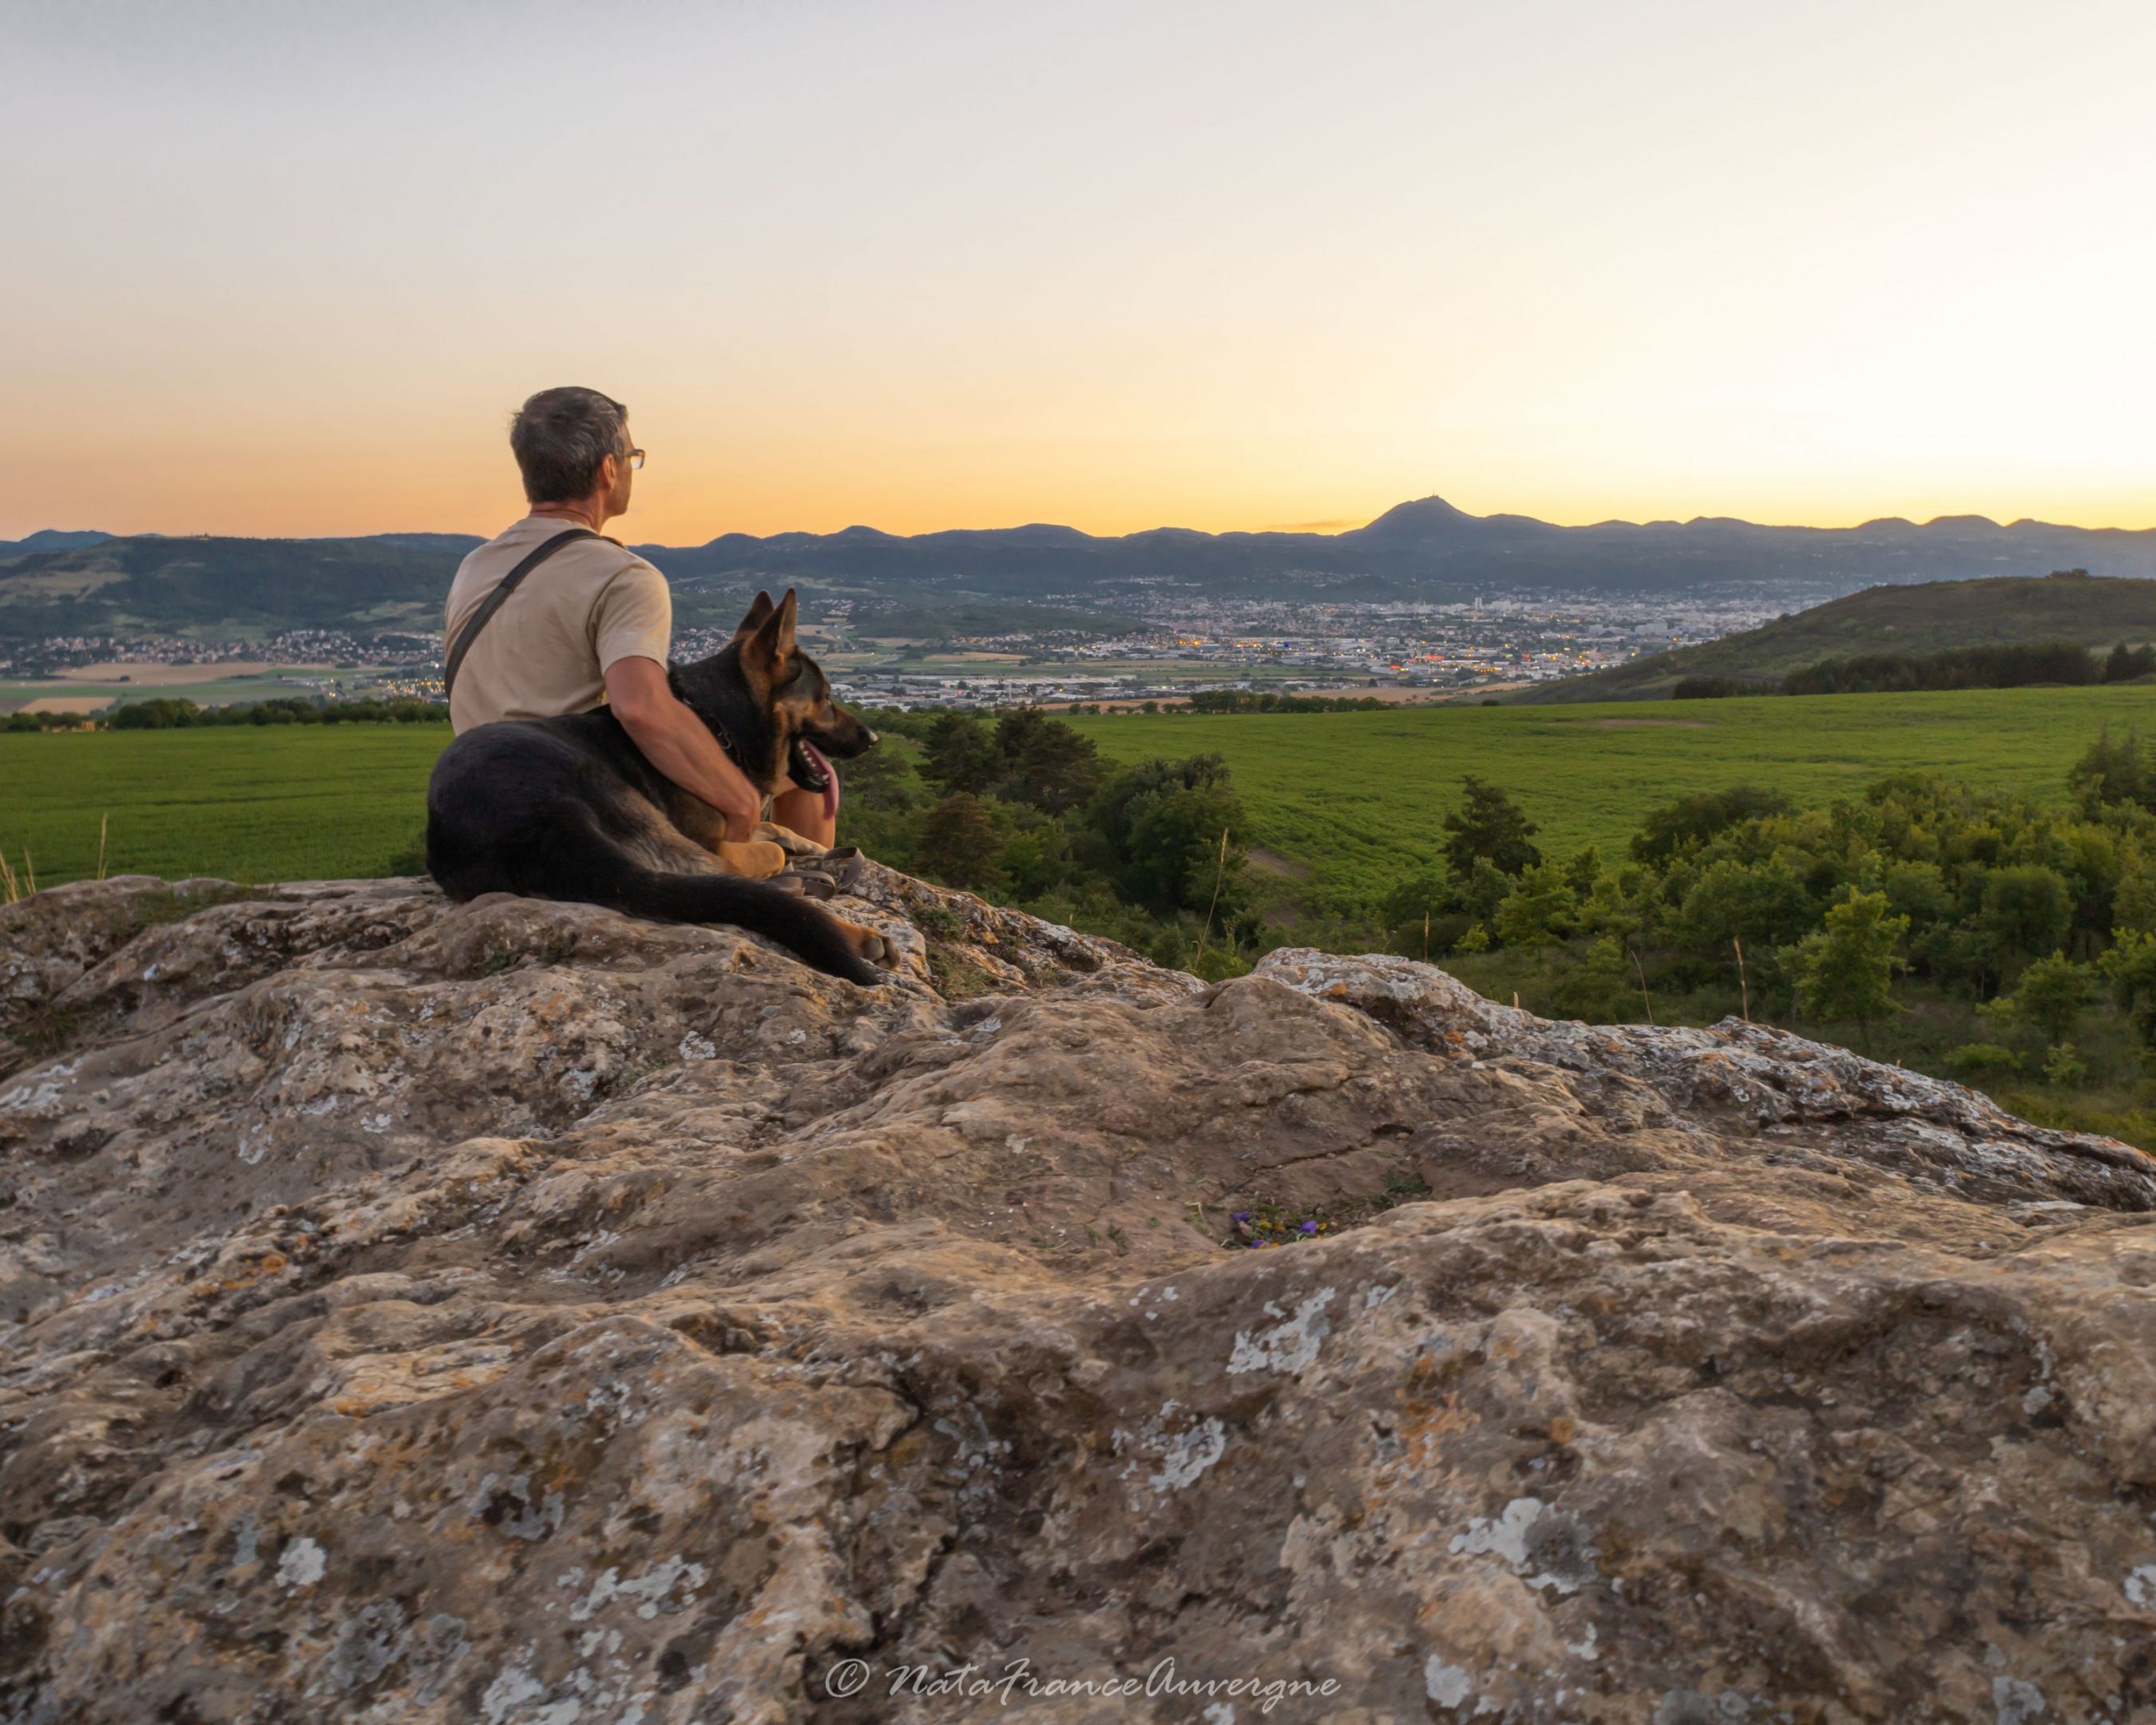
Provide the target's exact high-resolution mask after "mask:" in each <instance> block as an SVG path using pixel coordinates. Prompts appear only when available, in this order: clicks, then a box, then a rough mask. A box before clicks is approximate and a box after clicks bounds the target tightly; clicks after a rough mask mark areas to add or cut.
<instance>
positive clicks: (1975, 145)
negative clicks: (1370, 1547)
mask: <svg viewBox="0 0 2156 1725" xmlns="http://www.w3.org/2000/svg"><path fill="white" fill-rule="evenodd" d="M10 40H11V52H10V54H9V55H8V57H7V59H6V60H5V62H4V64H0V140H4V141H5V143H6V146H7V150H8V161H9V162H10V167H9V170H8V173H7V174H6V176H5V177H4V179H0V222H4V223H6V227H7V231H8V232H9V233H10V234H11V235H13V236H15V237H16V239H17V240H18V246H17V251H18V258H19V261H18V264H17V265H16V266H15V267H13V269H11V270H9V271H8V272H7V273H6V275H5V276H4V278H0V315H4V316H6V318H7V321H8V327H9V329H10V331H11V334H12V336H13V339H12V340H11V341H9V343H8V344H7V347H6V348H5V349H4V350H0V395H4V396H5V398H7V399H8V401H9V402H10V403H11V404H13V406H14V407H15V408H16V412H14V413H12V414H10V415H9V416H8V419H7V421H6V423H5V424H4V426H0V536H6V537H9V538H17V537H20V536H23V534H26V533H28V532H29V531H34V530H36V529H38V528H41V527H46V526H56V525H58V524H59V523H62V522H65V521H80V522H85V523H91V524H94V525H95V526H97V527H98V528H100V529H101V530H103V531H114V532H123V533H124V532H132V531H146V530H147V531H167V532H200V531H209V532H218V533H235V534H242V535H247V536H281V535H298V536H330V535H343V534H362V533H369V532H384V531H464V532H474V533H482V534H488V533H492V532H494V531H498V529H499V528H500V526H503V525H506V522H507V521H510V520H511V519H513V518H514V516H515V515H516V512H517V511H518V498H517V490H516V480H515V475H514V472H513V470H512V469H511V465H510V462H509V459H508V454H507V450H506V442H505V438H504V430H505V427H506V421H507V417H508V415H509V413H511V411H512V410H513V409H514V408H515V407H516V403H518V402H519V401H520V400H521V399H522V398H523V397H524V396H525V395H526V394H527V393H530V392H531V391H532V390H534V389H536V388H543V387H546V386H548V385H552V384H557V383H564V382H579V383H587V384H590V385H593V386H595V387H598V388H603V389H605V390H607V391H608V392H609V393H612V394H613V395H615V396H617V397H619V398H621V399H622V400H624V401H625V402H627V403H629V407H630V409H631V413H632V419H633V424H634V430H635V433H636V436H637V439H638V441H639V443H640V444H643V445H644V447H645V448H646V449H649V451H650V452H651V459H650V465H649V468H648V469H647V470H646V471H645V472H644V474H643V475H640V477H639V507H638V508H637V510H636V511H635V512H634V514H632V515H631V516H629V518H628V520H627V521H625V522H624V529H625V531H628V532H629V534H631V535H632V536H634V537H636V538H638V539H640V540H644V541H647V542H666V543H675V544H679V543H686V542H702V541H703V540H706V539H708V538H711V537H712V536H715V535H716V533H718V532H721V531H744V532H752V533H756V534H759V535H766V536H767V535H769V534H771V533H773V532H778V531H809V532H828V531H836V530H839V529H840V528H843V527H844V526H850V525H869V526H875V527H878V528H880V529H881V530H882V531H889V532H894V533H913V532H920V531H937V530H940V529H946V528H954V527H965V526H989V525H1016V524H1024V523H1032V522H1052V523H1055V524H1058V525H1069V526H1076V527H1079V528H1081V530H1083V531H1088V532H1094V533H1104V534H1105V533H1120V532H1127V531H1142V530H1143V529H1146V528H1149V527H1154V526H1182V527H1192V528H1197V529H1199V530H1203V531H1239V530H1240V531H1264V530H1266V529H1268V528H1273V527H1278V526H1281V525H1283V524H1289V525H1291V526H1295V527H1298V528H1303V529H1309V530H1317V531H1338V530H1339V529H1341V528H1342V527H1344V526H1350V525H1353V524H1356V523H1358V522H1362V521H1368V520H1370V519H1373V518H1374V517H1375V516H1378V515H1379V514H1381V513H1382V512H1383V511H1384V510H1386V509H1388V508H1389V507H1391V506H1394V505H1395V504H1397V503H1399V502H1400V501H1404V500H1407V499H1411V498H1414V497H1419V496H1421V495H1426V494H1429V493H1430V492H1433V491H1435V492H1438V493H1440V494H1441V495H1445V496H1447V497H1449V498H1451V499H1453V500H1454V501H1456V502H1460V506H1462V507H1466V508H1469V509H1471V512H1473V513H1476V514H1496V513H1507V514H1519V515H1532V516H1537V517H1539V518H1542V519H1544V520H1549V521H1557V522H1560V523H1564V524H1573V525H1584V524H1588V523H1592V522H1594V521H1604V520H1618V519H1621V520H1630V521H1651V520H1666V519H1676V520H1682V519H1686V518H1689V517H1691V516H1695V515H1700V514H1712V515H1718V516H1734V517H1738V518H1742V519H1746V520H1750V521H1759V522H1762V523H1775V524H1790V525H1805V526H1849V525H1855V524H1857V523H1860V522H1862V521H1866V520H1871V519H1876V518H1880V517H1882V516H1902V517H1905V518H1907V519H1912V520H1917V521H1922V520H1926V519H1930V518H1933V517H1936V516H1950V515H1958V514H1981V515H1984V516H1989V517H1990V518H1992V519H1994V520H1999V521H2011V520H2015V519H2017V518H2030V519H2036V520H2042V521H2053V522H2060V523H2072V524H2076V525H2092V526H2121V527H2129V528H2140V527H2147V526H2156V416H2151V415H2150V414H2149V413H2148V411H2147V407H2146V403H2148V401H2149V400H2150V399H2152V398H2156V340H2152V339H2151V336H2150V332H2149V325H2150V320H2149V317H2148V312H2147V309H2146V299H2147V293H2148V282H2149V281H2150V280H2156V232H2152V231H2151V229H2150V228H2149V224H2148V223H2146V222H2145V221H2144V220H2143V219H2142V218H2140V216H2139V215H2138V212H2140V211H2143V210H2146V209H2147V208H2150V207H2152V205H2156V141H2152V140H2151V139H2150V138H2149V137H2148V134H2147V128H2146V126H2145V123H2144V122H2143V120H2142V117H2141V116H2142V114H2143V109H2144V93H2143V90H2141V88H2140V85H2141V82H2142V73H2141V69H2142V68H2143V66H2145V65H2146V64H2148V61H2149V59H2150V58H2151V55H2152V52H2156V8H2148V7H2145V6H2138V5H2133V4H2128V3H2122V0H2071V3H2066V4H2063V5H2061V6H2058V7H2054V8H2046V9H2043V10H2042V11H2040V12H2037V11H2035V10H2032V9H2030V8H2025V7H2023V6H2020V5H2018V4H2007V3H2002V0H1966V3H1948V0H1909V3H1907V4H1905V5H1902V6H1898V7H1895V8H1876V7H1870V6H1865V5H1861V4H1858V3H1856V0H1819V3H1815V4H1813V5H1809V6H1807V7H1804V8H1784V7H1778V6H1768V5H1765V4H1753V5H1740V6H1730V5H1710V4H1707V3H1678V0H1660V3H1645V4H1635V5H1630V6H1626V7H1624V8H1608V7H1604V6H1599V5H1595V4H1593V3H1591V0H1526V3H1523V4H1522V5H1520V6H1517V7H1514V8H1503V9H1497V8H1481V7H1468V6H1445V5H1410V4H1406V3H1400V0H1385V3H1377V0H1373V3H1364V4H1353V3H1347V4H1342V5H1337V6H1328V7H1326V8H1315V7H1311V6H1286V5H1280V4H1266V3H1247V4H1224V3H1193V0H1163V3H1158V4H1149V5H1145V6H1137V5H1132V4H1112V3H1101V4H1093V5H1088V6H1086V7H1083V8H1080V7H1076V6H1061V5H1050V4H1043V5H1039V6H1030V7H1025V8H1009V7H1000V6H995V5H991V4H986V3H979V0H924V3H919V4H906V5H900V6H894V7H887V8H850V7H844V6H835V5H803V6H798V7H789V8H770V7H754V6H739V7H730V8H665V9H662V8H642V7H629V6H619V5H617V6H589V5H576V4H570V3H567V0H549V3H536V4H533V5H529V6H509V5H504V4H495V5H484V4H482V5H475V6H471V7H466V8H435V7H423V6H420V5H417V4H411V3H386V4H383V5H380V6H377V7H372V8H345V9H341V10H336V11H331V10H325V9H321V8H290V7H283V6H278V5H274V4H268V3H214V0H204V3H202V4H198V5H193V6H189V7H187V8H171V7H162V6H156V5H148V4H132V5H131V4H115V5H110V6H105V7H100V8H42V9H37V10H33V11H28V12H24V13H22V14H21V15H20V16H18V17H17V18H14V19H13V20H12V21H11V33H10Z"/></svg>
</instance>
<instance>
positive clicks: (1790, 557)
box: [0, 497, 2156, 639]
mask: <svg viewBox="0 0 2156 1725" xmlns="http://www.w3.org/2000/svg"><path fill="white" fill-rule="evenodd" d="M83 541H90V542H86V543H85V542H83ZM475 543H476V541H475V540H474V539H471V538H470V537H467V536H459V535H456V534H442V533H388V534H381V535H377V536H373V537H371V538H351V539H240V538H229V537H203V538H165V537H161V536H137V537H133V538H120V539H102V538H99V537H98V536H94V535H88V534H60V535H52V534H33V535H32V536H30V538H29V539H28V540H24V541H20V542H13V544H10V545H0V637H13V638H17V639H20V638H22V637H24V636H37V635H45V634H113V633H124V632H127V631H148V632H157V633H172V634H178V633H185V632H189V631H196V632H205V631H206V632H217V631H234V630H275V629H297V628H319V627H326V626H331V625H336V626H340V627H346V628H361V629H364V628H367V627H375V628H413V627H432V626H434V624H435V622H436V619H438V616H439V607H440V603H441V598H442V594H443V593H444V591H445V590H446V588H447V587H448V583H449V576H450V573H451V572H453V571H454V568H455V567H456V563H457V560H458V559H459V557H461V556H462V555H463V554H464V552H465V551H466V550H468V549H469V548H470V547H471V546H472V545H474V544H475ZM637 549H638V550H639V551H641V552H644V554H645V555H646V556H648V557H650V558H651V560H652V561H653V562H655V563H656V564H657V565H658V566H659V567H660V568H661V569H663V570H665V572H666V573H667V575H668V576H669V577H670V578H671V579H672V580H673V582H674V583H675V594H676V601H677V614H678V615H679V617H680V620H681V621H683V622H684V623H688V624H696V623H714V624H719V623H731V621H732V619H733V617H734V615H736V614H737V613H738V608H739V601H740V596H741V594H742V592H743V591H744V590H745V589H753V588H756V587H757V586H760V585H762V586H771V585H778V584H787V583H791V584H796V585H799V586H802V587H803V588H808V589H811V590H814V589H819V588H820V589H823V590H825V591H830V592H839V593H850V594H854V595H856V596H858V597H859V598H861V599H863V600H865V601H866V602H868V603H870V604H872V605H874V606H876V607H890V608H896V607H905V608H911V611H912V612H913V613H914V614H917V613H918V608H919V607H920V606H921V605H922V604H923V603H926V604H928V605H931V606H932V607H936V608H942V607H945V606H948V605H951V604H954V603H969V602H971V603H978V602H980V601H1004V602H1009V601H1024V602H1026V603H1042V602H1047V603H1054V604H1058V605H1064V606H1070V605H1076V606H1080V607H1084V608H1101V607H1107V608H1114V607H1118V606H1127V605H1128V604H1130V603H1132V601H1133V600H1134V599H1136V598H1139V597H1142V596H1143V597H1158V596H1159V595H1160V594H1161V593H1163V592H1164V591H1172V592H1175V593H1182V594H1185V595H1188V596H1192V597H1240V598H1311V597H1312V596H1314V595H1315V596H1320V597H1323V598H1333V599H1340V600H1378V599H1401V598H1424V599H1433V600H1444V599H1450V598H1463V597H1466V596H1467V595H1468V594H1471V593H1476V592H1481V591H1486V590H1491V589H1498V590H1502V591H1506V592H1551V593H1561V592H1578V591H1581V590H1589V589H1601V590H1606V591H1616V592H1644V593H1658V592H1659V593H1672V592H1681V591H1684V590H1686V589H1689V588H1697V587H1699V586H1702V585H1708V584H1717V583H1722V584H1726V583H1745V582H1770V581H1780V582H1786V581H1794V580H1805V581H1816V582H1835V583H1845V584H1855V583H1859V582H1863V581H1875V582H1888V583H1908V582H1920V581H1929V580H1938V579H1942V578H1964V579H1965V578H1973V577H1977V576H1985V577H1993V576H2000V577H2012V576H2032V577H2033V576H2037V575H2040V574H2042V573H2043V572H2045V571H2046V570H2049V569H2055V568H2066V567H2082V568H2087V569H2088V570H2090V571H2091V572H2093V573H2095V574H2097V575H2099V576H2109V577H2126V578H2143V579H2146V578H2156V530H2149V531H2139V532H2127V531H2119V530H2116V529H2111V528H2102V529H2091V528H2082V527H2061V526H2049V525H2046V524H2045V523H2042V522H2038V521H2016V522H2015V523H2013V524H2012V525H2010V526H2000V525H1999V523H1997V522H1995V521H1988V520H1985V519H1984V518H1983V517H1981V516H1948V517H1944V518H1942V519H1940V520H1938V521H1930V522H1928V523H1925V524H1924V525H1922V526H1918V525H1917V524H1915V523H1913V522H1910V521H1871V522H1866V524H1865V525H1863V526H1858V527H1850V528H1816V527H1777V526H1755V525H1753V523H1750V522H1747V521H1728V520H1722V519H1718V518H1712V517H1702V518H1698V519H1695V520H1692V521H1681V522H1680V521H1649V522H1646V523H1645V524H1639V523H1634V522H1627V521H1604V522H1599V523H1597V524H1596V525H1594V526H1583V527H1562V526H1553V525H1551V524H1550V523H1548V522H1547V521H1535V520H1533V519H1532V518H1530V517H1528V516H1505V515H1496V516H1473V515H1468V514H1466V513H1465V512H1464V511H1460V510H1458V509H1455V508H1454V507H1453V506H1451V505H1450V504H1448V503H1446V502H1445V501H1444V500H1443V499H1442V498H1437V497H1426V498H1423V499H1420V500H1419V501H1415V502H1413V503H1404V504H1401V505H1400V506H1399V507H1397V508H1395V509H1393V510H1390V511H1387V512H1386V513H1385V514H1384V515H1383V516H1380V517H1378V519H1377V520H1376V521H1373V522H1371V523H1370V524H1369V525H1368V526H1365V527H1358V528H1356V529H1354V530H1353V531H1348V532H1345V533H1336V534H1322V533H1218V534H1214V533H1200V532H1194V531H1188V530H1186V529H1183V528H1175V527H1163V528H1157V529H1154V530H1152V531H1147V532H1142V533H1130V534H1125V535H1122V536H1094V535H1091V534H1086V533H1081V532H1079V531H1075V529H1073V528H1070V527H1058V526H1024V527H1013V528H1005V529H995V530H986V531H956V532H941V533H922V534H916V535H914V536H910V537H905V536H897V535H894V534H889V533H881V532H878V531H875V529H873V528H870V527H849V528H847V529H846V530H845V531H843V532H839V533H822V534H819V533H778V534H773V535H772V536H768V537H762V538H758V537H756V536H751V535H748V534H742V533H729V534H725V535H722V536H720V537H719V538H716V539H713V540H711V541H710V542H707V543H706V544H703V545H699V546H686V547H675V546H660V545H639V547H637Z"/></svg>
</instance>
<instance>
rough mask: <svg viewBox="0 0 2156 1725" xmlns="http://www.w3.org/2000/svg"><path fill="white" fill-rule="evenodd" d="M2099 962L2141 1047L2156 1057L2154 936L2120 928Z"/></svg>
mask: <svg viewBox="0 0 2156 1725" xmlns="http://www.w3.org/2000/svg"><path fill="white" fill-rule="evenodd" d="M2098 962H2099V963H2100V965H2101V967H2102V971H2103V973H2104V974H2105V975H2106V976H2107V977H2108V978H2111V986H2112V991H2113V992H2114V993H2116V994H2117V998H2118V1004H2120V1005H2121V1006H2123V1007H2124V1008H2125V1009H2126V1011H2127V1015H2128V1018H2129V1019H2132V1021H2133V1028H2134V1030H2135V1032H2136V1034H2138V1035H2139V1037H2140V1038H2141V1046H2142V1048H2143V1050H2146V1051H2147V1052H2148V1053H2149V1054H2152V1055H2156V934H2151V933H2149V932H2148V931H2146V930H2145V929H2139V928H2122V929H2120V930H2119V931H2118V936H2117V940H2116V941H2115V942H2113V944H2112V948H2111V950H2110V951H2109V952H2106V953H2105V954H2104V955H2103V957H2102V959H2101V960H2099V961H2098Z"/></svg>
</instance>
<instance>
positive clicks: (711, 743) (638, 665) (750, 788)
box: [606, 658, 763, 845]
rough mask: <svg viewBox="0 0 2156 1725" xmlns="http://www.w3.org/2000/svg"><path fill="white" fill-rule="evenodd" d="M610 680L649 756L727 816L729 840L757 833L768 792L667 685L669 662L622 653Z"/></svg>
mask: <svg viewBox="0 0 2156 1725" xmlns="http://www.w3.org/2000/svg"><path fill="white" fill-rule="evenodd" d="M606 686H607V702H608V705H609V706H612V707H613V716H614V717H616V718H617V719H619V720H620V721H621V724H622V728H623V729H624V731H626V732H629V736H630V737H632V738H633V739H634V741H635V743H636V746H637V747H639V748H640V749H642V750H643V751H644V758H645V759H646V760H648V761H649V762H651V764H652V765H653V766H654V767H656V768H658V769H659V770H660V772H661V773H665V775H666V777H667V778H670V779H672V780H673V781H674V783H675V784H678V785H679V786H680V787H681V788H682V789H683V790H685V791H686V792H688V793H689V794H690V795H691V796H693V797H701V798H703V799H704V800H705V801H706V803H710V804H711V807H712V808H714V809H717V810H718V811H719V813H720V814H721V815H722V816H724V817H725V819H726V841H727V842H728V843H730V844H736V845H738V844H742V843H743V842H745V841H746V840H747V839H749V838H750V837H751V836H752V835H753V834H754V833H755V831H756V824H757V819H758V817H759V816H761V815H762V813H763V798H762V797H761V796H759V795H757V789H756V787H755V786H754V785H752V784H751V783H749V782H748V779H747V777H746V776H745V775H744V774H743V773H742V770H741V768H738V767H737V766H735V765H734V763H733V762H731V761H730V760H728V759H727V758H726V751H725V750H724V749H722V748H721V747H719V740H718V738H716V737H714V736H712V735H711V727H710V726H707V725H706V724H705V723H704V721H702V720H701V719H700V718H698V717H697V716H696V714H694V713H693V712H691V711H690V710H689V709H688V708H687V707H686V706H683V705H682V704H681V702H680V700H679V699H678V698H676V696H675V693H674V691H672V690H671V689H670V688H668V687H667V686H666V667H665V665H661V664H660V663H659V661H658V660H655V659H644V658H629V659H617V660H614V662H613V664H612V665H608V667H607V668H606Z"/></svg>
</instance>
